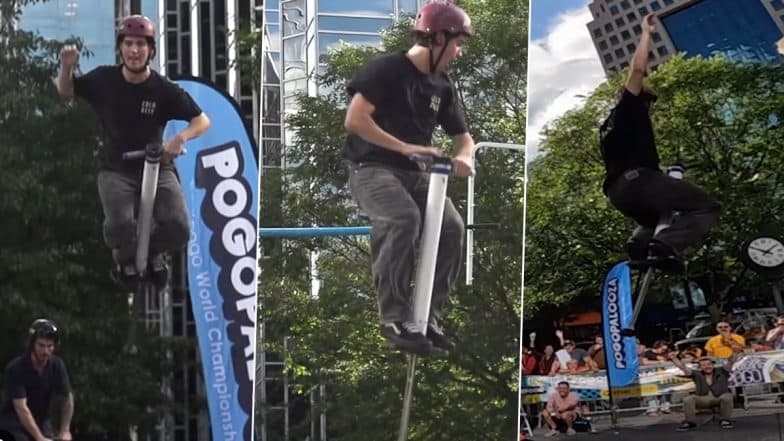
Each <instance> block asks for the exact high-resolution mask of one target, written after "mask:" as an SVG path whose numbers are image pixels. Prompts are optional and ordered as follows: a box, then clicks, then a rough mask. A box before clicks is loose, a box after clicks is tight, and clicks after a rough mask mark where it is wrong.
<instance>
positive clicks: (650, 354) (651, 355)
mask: <svg viewBox="0 0 784 441" xmlns="http://www.w3.org/2000/svg"><path fill="white" fill-rule="evenodd" d="M642 356H643V357H645V359H646V360H650V361H659V354H657V353H656V352H655V351H654V350H653V349H646V350H645V352H644V353H643V354H642Z"/></svg>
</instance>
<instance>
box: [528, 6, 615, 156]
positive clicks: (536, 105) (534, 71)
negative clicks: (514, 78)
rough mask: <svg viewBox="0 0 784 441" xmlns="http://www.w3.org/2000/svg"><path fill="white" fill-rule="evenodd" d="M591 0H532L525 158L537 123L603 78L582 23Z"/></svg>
mask: <svg viewBox="0 0 784 441" xmlns="http://www.w3.org/2000/svg"><path fill="white" fill-rule="evenodd" d="M589 3H590V0H531V9H530V11H531V25H530V29H531V31H530V32H531V35H530V37H531V40H530V45H529V50H528V57H529V58H528V127H527V130H526V132H527V133H526V144H527V150H528V160H529V161H530V160H532V159H533V158H535V157H536V155H538V153H539V149H538V148H539V144H540V142H541V135H540V134H539V133H540V131H541V130H542V128H544V126H545V125H546V124H547V123H548V122H552V121H554V120H555V119H557V118H558V117H559V116H561V115H563V114H564V113H565V112H566V111H568V110H570V109H573V108H575V107H577V106H579V105H580V103H581V102H582V100H583V99H582V98H580V97H578V96H577V95H586V94H588V93H590V92H591V91H592V90H593V89H595V88H596V86H598V85H599V84H600V83H601V82H602V81H604V79H605V76H604V70H603V69H602V64H601V62H600V61H599V56H598V55H597V53H596V49H595V48H594V46H593V42H592V41H591V36H590V34H589V33H588V28H587V27H586V25H587V24H588V22H590V21H591V13H590V11H589V10H588V4H589Z"/></svg>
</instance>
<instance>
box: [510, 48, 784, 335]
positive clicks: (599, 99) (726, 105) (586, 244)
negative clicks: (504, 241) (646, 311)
mask: <svg viewBox="0 0 784 441" xmlns="http://www.w3.org/2000/svg"><path fill="white" fill-rule="evenodd" d="M782 69H784V68H783V67H782V66H781V65H776V66H770V65H759V64H734V63H730V62H729V61H727V60H725V59H723V58H713V59H702V58H699V57H697V58H690V59H683V58H681V57H675V58H673V59H671V60H670V61H668V62H667V63H666V64H664V65H662V66H661V67H659V68H658V69H657V71H656V72H655V73H653V74H652V75H650V77H649V78H648V79H647V81H648V82H649V84H650V85H651V86H652V87H653V89H654V90H655V91H656V93H657V94H658V96H659V99H658V101H657V102H656V104H655V105H654V107H653V109H652V118H653V123H654V131H655V133H656V142H657V145H658V149H659V153H660V156H661V160H662V165H664V166H666V165H668V164H672V163H675V162H684V163H687V164H688V163H697V164H699V165H698V167H697V168H695V169H693V170H690V171H687V173H686V176H685V179H687V180H689V181H691V182H693V183H694V184H696V185H698V186H700V187H702V188H703V189H705V190H706V191H708V192H709V193H710V194H711V195H713V196H714V197H715V198H716V199H717V200H718V201H719V202H720V203H721V205H722V213H721V219H720V225H719V226H718V227H717V228H716V229H714V230H713V231H712V232H710V233H709V234H708V236H707V238H706V241H705V243H704V244H703V245H702V246H701V247H699V248H697V249H693V250H688V251H687V252H686V257H687V259H688V261H689V266H688V277H689V278H691V279H693V280H695V281H697V282H698V283H699V284H700V286H701V288H702V289H703V290H704V291H705V293H706V294H707V295H708V302H709V303H711V302H715V303H716V304H717V306H719V307H722V306H724V305H726V304H727V303H728V302H730V301H731V300H732V299H733V298H734V297H735V296H737V295H739V294H745V295H758V296H762V297H767V296H768V295H769V290H768V288H766V287H765V286H764V283H763V282H762V280H761V279H760V278H759V277H757V276H755V275H754V274H753V273H752V272H750V271H747V270H745V269H744V265H743V264H742V263H741V262H740V261H739V258H738V256H739V252H740V246H741V244H742V242H743V241H744V240H745V239H746V238H747V237H748V236H749V235H751V234H754V233H757V232H759V231H762V230H763V229H766V228H771V227H773V228H777V229H779V228H780V226H781V224H780V222H781V215H780V213H781V210H782V208H783V207H782V198H781V195H782V184H783V183H784V181H782V172H781V170H782V166H784V153H782V152H784V150H782V147H783V145H782V143H783V142H784V141H782V136H781V135H782V126H781V124H780V121H781V109H782V104H784V95H782V93H781V92H782V86H781V82H780V80H779V79H780V78H781V73H782ZM624 80H625V76H619V77H617V78H614V79H611V80H610V81H608V82H606V83H604V84H602V85H600V86H599V87H598V88H597V89H596V90H595V91H594V92H593V93H592V94H591V95H590V96H589V97H588V98H587V99H586V101H585V103H584V105H582V106H581V107H580V108H578V109H575V110H573V111H570V112H568V113H567V114H565V115H564V116H563V117H561V118H559V119H558V120H557V121H555V122H554V123H553V124H552V125H551V126H550V127H548V128H547V129H545V133H544V134H545V139H544V141H543V143H542V150H543V152H544V155H543V156H541V157H539V158H538V159H537V160H536V161H535V162H534V163H533V164H532V165H531V173H530V182H529V189H528V194H529V197H528V209H527V211H528V216H527V234H526V237H527V238H526V289H525V307H524V309H525V311H524V314H525V319H526V320H534V322H536V319H535V317H549V318H555V317H554V316H556V315H559V316H563V315H564V313H565V312H569V311H581V310H587V309H598V308H599V297H600V290H601V281H602V279H603V277H604V273H605V271H607V270H608V269H609V267H610V265H611V264H612V263H613V262H615V261H617V260H619V259H623V258H625V256H624V255H623V251H622V245H623V243H624V241H625V240H626V238H627V237H628V235H629V234H630V233H631V231H632V229H633V227H634V225H633V223H632V221H630V220H629V219H625V218H624V217H623V216H622V215H621V214H620V213H618V212H617V211H616V210H615V209H613V208H612V207H611V206H610V204H609V202H608V201H607V199H606V198H605V196H604V195H603V194H602V191H601V182H602V179H603V177H604V174H603V173H604V170H603V166H602V162H601V158H600V156H599V149H598V127H599V125H600V123H601V121H602V119H603V118H605V117H606V115H607V114H608V112H609V109H610V107H611V105H612V99H613V94H614V91H615V90H617V88H618V87H619V86H620V85H621V83H622V81H624ZM675 282H677V280H675V279H673V278H672V277H668V278H666V279H664V280H659V281H657V282H656V283H655V285H654V287H653V291H655V292H652V294H651V296H649V297H648V298H649V299H650V300H651V301H652V302H655V301H656V298H657V296H658V298H659V301H663V302H664V303H670V301H671V300H669V299H668V294H667V288H668V286H669V285H671V284H673V283H675ZM556 311H557V313H556ZM526 327H528V325H526Z"/></svg>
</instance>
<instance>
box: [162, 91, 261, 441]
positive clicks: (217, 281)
mask: <svg viewBox="0 0 784 441" xmlns="http://www.w3.org/2000/svg"><path fill="white" fill-rule="evenodd" d="M176 83H177V84H178V85H179V86H180V87H182V88H183V89H185V91H187V92H188V93H189V94H190V95H191V97H192V98H193V99H194V101H196V103H197V104H198V105H199V107H201V108H202V110H203V111H204V113H205V114H206V115H207V116H208V117H209V118H210V120H211V122H212V125H211V127H210V129H209V130H208V131H207V132H206V133H205V134H204V135H203V136H201V137H199V138H197V139H194V140H191V141H189V142H188V143H187V144H186V146H185V147H186V149H187V153H186V154H185V155H183V156H181V157H179V158H177V159H176V160H175V163H176V165H177V170H178V172H179V175H180V179H181V182H182V187H183V193H184V194H185V203H186V205H187V207H188V213H189V215H190V219H191V236H190V241H189V242H188V286H189V287H190V299H191V304H192V306H193V316H194V319H195V322H196V332H197V336H198V340H199V350H200V354H201V363H202V365H203V367H204V378H205V382H206V391H207V401H208V406H209V411H210V423H211V426H212V439H213V441H233V440H242V441H252V439H253V391H254V381H255V366H256V364H255V356H256V354H255V352H256V351H255V349H256V301H257V297H256V291H257V286H258V282H257V267H258V256H257V255H256V252H257V251H256V241H257V238H258V228H259V226H258V210H259V207H258V201H259V179H258V176H259V169H258V160H257V159H256V158H257V148H256V145H255V142H254V141H253V137H252V136H251V135H250V134H249V133H248V130H247V128H246V127H245V124H244V123H243V118H242V116H241V113H240V109H239V106H238V105H237V104H236V102H235V101H234V100H233V99H232V98H230V97H229V96H228V95H226V94H225V93H224V92H222V91H221V90H219V89H217V88H216V87H215V86H214V85H212V84H209V83H207V82H205V81H203V80H201V79H195V78H187V79H180V80H177V81H176ZM186 126H187V123H186V122H182V121H172V122H170V123H169V124H168V125H167V126H166V129H165V131H164V140H168V139H169V138H170V137H171V136H173V135H174V134H175V133H177V132H179V131H181V130H183V129H184V128H185V127H186Z"/></svg>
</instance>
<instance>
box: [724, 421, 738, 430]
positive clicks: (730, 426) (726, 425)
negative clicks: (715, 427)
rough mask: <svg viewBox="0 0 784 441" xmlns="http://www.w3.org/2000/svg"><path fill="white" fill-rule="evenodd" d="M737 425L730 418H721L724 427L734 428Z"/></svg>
mask: <svg viewBox="0 0 784 441" xmlns="http://www.w3.org/2000/svg"><path fill="white" fill-rule="evenodd" d="M734 427H735V426H733V425H732V422H731V421H730V420H721V428H722V429H732V428H734Z"/></svg>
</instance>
